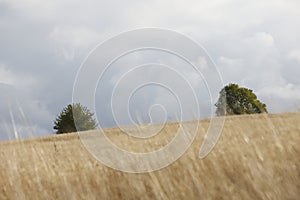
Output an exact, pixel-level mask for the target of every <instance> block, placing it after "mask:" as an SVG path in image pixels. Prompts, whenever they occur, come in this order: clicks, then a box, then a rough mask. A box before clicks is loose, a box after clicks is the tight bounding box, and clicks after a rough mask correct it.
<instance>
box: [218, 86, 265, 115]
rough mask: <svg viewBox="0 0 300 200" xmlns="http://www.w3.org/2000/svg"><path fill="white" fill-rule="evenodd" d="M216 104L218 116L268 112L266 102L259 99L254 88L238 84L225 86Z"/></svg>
mask: <svg viewBox="0 0 300 200" xmlns="http://www.w3.org/2000/svg"><path fill="white" fill-rule="evenodd" d="M215 106H216V107H217V109H216V115H217V116H221V115H239V114H255V113H264V112H265V113H267V112H268V111H267V106H266V104H264V103H262V102H261V101H259V100H258V99H257V96H256V95H255V94H254V93H253V91H252V90H250V89H248V88H243V87H239V85H238V84H229V85H227V86H225V87H224V88H223V89H222V90H221V91H220V97H219V99H218V101H217V103H216V104H215Z"/></svg>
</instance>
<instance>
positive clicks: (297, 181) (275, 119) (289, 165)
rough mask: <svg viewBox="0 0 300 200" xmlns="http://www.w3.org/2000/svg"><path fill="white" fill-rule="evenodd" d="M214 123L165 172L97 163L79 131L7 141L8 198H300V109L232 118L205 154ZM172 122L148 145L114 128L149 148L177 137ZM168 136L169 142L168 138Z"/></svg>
mask: <svg viewBox="0 0 300 200" xmlns="http://www.w3.org/2000/svg"><path fill="white" fill-rule="evenodd" d="M208 125H209V120H202V121H201V122H200V126H201V128H200V130H199V132H198V134H197V137H196V139H195V141H194V142H193V144H192V146H191V147H190V148H189V149H188V151H187V152H186V153H185V154H184V155H183V156H182V157H181V158H180V159H179V160H177V161H176V162H175V163H173V164H171V165H170V166H168V167H166V168H163V169H161V170H159V171H155V172H151V173H144V174H130V173H124V172H120V171H116V170H114V169H111V168H108V167H106V166H104V165H103V164H101V163H100V162H98V161H96V160H95V159H94V158H93V157H92V156H91V155H90V154H89V153H88V152H87V151H86V150H85V148H84V147H83V146H82V144H81V142H80V140H79V137H78V135H77V134H65V135H57V136H50V137H44V138H37V139H30V140H24V141H9V142H1V143H0V199H1V200H2V199H299V198H300V114H299V113H287V114H275V115H248V116H231V117H227V119H226V122H225V126H224V130H223V133H222V135H221V137H220V140H219V142H218V143H217V145H216V146H215V148H214V149H213V151H212V152H211V153H210V154H209V155H208V156H207V157H206V158H205V159H199V158H198V155H199V148H200V146H201V144H202V142H203V137H204V134H205V131H206V130H207V128H208ZM177 126H178V124H177V123H171V124H168V125H167V126H166V127H165V128H164V129H163V131H162V132H161V133H160V135H158V136H155V137H153V138H151V139H150V140H149V141H148V142H141V141H137V140H132V141H131V140H130V138H129V137H128V136H126V135H124V134H122V131H121V130H120V129H118V128H113V129H107V130H106V132H107V136H108V137H109V138H110V139H111V140H112V141H113V142H114V143H116V145H118V146H120V147H122V148H124V149H127V150H131V151H149V150H153V149H156V148H159V147H160V146H163V145H165V144H166V143H167V142H168V141H169V139H170V138H172V137H173V136H174V131H175V130H176V127H177ZM161 138H163V139H161Z"/></svg>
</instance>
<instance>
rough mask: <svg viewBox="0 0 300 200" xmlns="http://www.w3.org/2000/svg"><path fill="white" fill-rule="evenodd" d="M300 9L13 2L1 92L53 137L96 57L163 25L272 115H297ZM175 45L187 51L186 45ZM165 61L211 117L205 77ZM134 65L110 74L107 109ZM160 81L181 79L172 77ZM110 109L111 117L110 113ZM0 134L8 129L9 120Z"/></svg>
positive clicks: (0, 21)
mask: <svg viewBox="0 0 300 200" xmlns="http://www.w3.org/2000/svg"><path fill="white" fill-rule="evenodd" d="M299 6H300V2H299V1H298V0H289V1H286V0H272V1H268V0H267V1H259V0H255V1H250V0H248V1H243V2H241V1H238V0H217V1H196V0H193V1H188V2H187V1H172V0H167V1H151V2H150V1H149V2H145V1H143V2H141V1H137V0H134V1H130V2H125V1H119V0H112V1H93V0H88V1H81V0H75V1H70V0H60V1H58V0H56V1H55V0H54V1H40V0H4V1H1V2H0V43H1V46H0V85H1V87H0V90H1V92H2V94H3V95H4V96H12V97H13V98H11V99H12V100H10V102H11V104H12V107H13V108H17V109H14V110H13V111H14V112H15V113H16V119H18V116H19V115H20V111H19V109H18V108H19V107H18V106H17V103H16V100H18V101H19V104H20V105H21V107H22V108H23V110H24V113H25V115H26V116H27V117H29V118H31V119H32V120H31V121H32V123H31V125H30V127H33V129H34V131H36V132H37V133H36V134H44V133H46V132H48V133H51V132H52V131H53V130H52V122H53V120H54V118H55V115H56V114H58V112H59V111H60V110H61V109H62V108H63V106H65V105H66V104H68V103H70V102H71V98H72V88H73V82H74V79H75V76H76V72H77V70H78V68H79V66H80V65H81V63H82V61H83V60H84V58H85V57H86V56H87V55H88V53H89V52H90V50H91V49H93V48H94V47H95V46H96V45H97V44H99V43H101V42H103V41H105V40H106V39H109V38H110V37H112V36H114V35H116V34H119V33H120V32H123V31H127V30H131V29H134V28H140V27H153V26H154V27H162V28H168V29H173V30H175V31H178V32H181V33H183V34H185V35H187V36H189V37H191V38H193V39H194V40H195V41H197V42H198V43H200V44H201V45H203V46H204V47H205V49H206V50H207V51H208V52H209V54H210V56H211V57H212V59H213V60H214V61H215V63H216V64H217V66H218V68H219V70H220V73H221V75H222V78H223V80H224V82H225V83H229V82H236V83H239V84H240V85H242V86H245V87H249V88H251V89H253V90H254V91H255V92H256V93H257V94H258V97H259V98H260V99H261V100H262V101H264V102H265V103H267V105H268V109H269V111H270V112H284V111H294V110H296V109H297V107H296V106H295V103H297V102H298V101H299V100H298V98H299V88H300V80H299V78H298V74H299V73H300V67H299V65H300V53H299V49H300V47H299V41H300V21H299V20H297V19H299V18H300V13H299V9H298V8H299ZM176 46H177V47H178V49H179V48H182V49H184V47H183V46H182V47H181V44H179V43H178V44H176ZM184 50H186V51H189V49H184ZM108 51H109V49H108ZM190 51H192V50H190ZM135 56H136V60H138V62H139V63H143V62H149V61H151V60H152V61H153V59H155V60H156V61H159V59H156V57H155V56H150V57H147V56H146V57H145V56H141V55H135ZM160 61H161V63H167V64H170V65H174V66H175V65H176V67H178V69H180V70H181V72H182V74H184V75H185V76H186V77H188V78H189V80H190V82H191V83H192V84H194V85H195V86H197V87H196V88H197V90H198V91H199V93H197V95H198V98H199V99H202V100H205V101H204V102H205V103H204V104H203V102H201V105H202V108H203V109H206V110H205V112H204V113H209V112H210V111H209V109H207V104H208V100H209V94H207V92H206V87H205V84H204V83H203V80H202V78H203V77H199V76H197V75H195V74H194V73H192V72H191V71H189V70H186V69H185V67H182V66H184V65H183V64H182V63H180V62H178V60H176V59H173V58H170V57H167V56H165V57H163V58H162V59H160ZM131 62H132V64H135V62H134V61H133V60H132V57H131V58H130V59H127V60H123V62H122V63H119V64H120V66H122V68H117V69H116V70H112V71H111V74H110V77H107V78H106V79H105V80H106V81H107V84H108V85H109V86H108V87H107V88H105V89H104V91H101V92H103V93H104V94H102V93H101V94H98V96H99V98H98V100H99V102H100V103H104V102H105V100H106V97H105V96H103V95H105V94H108V93H109V91H110V89H111V85H112V84H113V83H112V82H114V81H115V79H116V78H118V76H119V75H120V74H122V72H124V71H126V67H127V68H130V67H131V66H130V63H131ZM194 62H195V63H198V64H199V63H200V64H201V66H202V69H201V70H203V72H204V73H205V72H209V68H207V66H206V63H207V61H205V60H204V59H203V58H201V57H200V58H199V59H198V60H194ZM158 75H160V76H161V78H163V77H169V78H174V77H172V76H171V75H170V74H169V73H167V72H166V73H161V74H158ZM213 77H214V76H208V77H207V78H209V79H213ZM138 78H140V79H143V74H140V75H139V77H137V76H136V77H135V78H132V79H134V80H131V81H132V82H134V81H137V80H138ZM199 80H200V81H199ZM129 81H130V80H129ZM128 85H130V83H128V84H127V85H124V88H126V86H128ZM175 85H176V84H175ZM176 87H178V88H180V85H179V86H178V85H176ZM124 90H125V89H124ZM203 91H205V92H203ZM155 94H156V95H157V96H154V97H153V101H154V100H155V99H156V100H155V101H157V102H158V101H160V102H164V99H162V98H161V95H162V94H161V93H155ZM103 105H105V106H104V107H103V109H101V110H102V111H103V112H104V115H105V113H107V111H108V110H109V109H110V107H109V104H103ZM173 105H174V106H176V103H175V102H174V104H173ZM168 106H169V107H170V108H168V109H171V107H173V106H172V105H171V104H170V105H168ZM136 107H137V108H139V109H138V110H141V112H143V111H144V110H147V109H148V107H147V108H146V106H145V107H143V100H142V98H141V100H139V101H138V100H136ZM0 109H1V110H2V111H3V112H2V113H5V114H2V116H3V118H4V119H3V120H2V121H6V124H9V122H10V121H11V117H10V116H9V114H8V113H9V112H8V111H9V109H8V104H7V101H6V102H5V103H2V104H1V105H0ZM133 110H134V109H133ZM171 110H172V109H171ZM102 114H103V113H101V114H100V115H102ZM155 116H159V115H155ZM205 116H208V115H207V114H206V115H204V116H203V117H205ZM104 117H105V116H104ZM21 119H22V118H21ZM21 119H20V120H19V122H18V127H20V128H19V130H20V132H24V133H25V132H26V130H27V128H28V125H26V124H25V123H23V122H22V120H21ZM16 121H18V120H16ZM2 124H4V122H3V123H2ZM104 124H105V125H113V123H112V121H111V118H110V117H107V118H105V119H104ZM10 126H11V124H10ZM0 127H4V126H1V120H0Z"/></svg>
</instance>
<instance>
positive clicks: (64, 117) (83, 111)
mask: <svg viewBox="0 0 300 200" xmlns="http://www.w3.org/2000/svg"><path fill="white" fill-rule="evenodd" d="M93 115H94V113H91V112H90V110H89V109H88V108H87V107H85V106H82V105H81V104H80V103H76V104H69V105H67V106H66V107H65V108H64V109H63V110H62V111H61V113H60V114H59V115H58V117H57V118H56V119H55V121H54V126H53V129H55V130H56V133H57V134H61V133H70V132H76V131H86V130H91V129H95V128H96V126H97V125H96V121H95V120H94V118H93ZM74 118H75V120H76V123H75V122H74ZM75 124H76V125H75Z"/></svg>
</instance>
